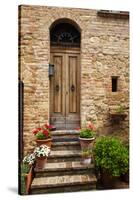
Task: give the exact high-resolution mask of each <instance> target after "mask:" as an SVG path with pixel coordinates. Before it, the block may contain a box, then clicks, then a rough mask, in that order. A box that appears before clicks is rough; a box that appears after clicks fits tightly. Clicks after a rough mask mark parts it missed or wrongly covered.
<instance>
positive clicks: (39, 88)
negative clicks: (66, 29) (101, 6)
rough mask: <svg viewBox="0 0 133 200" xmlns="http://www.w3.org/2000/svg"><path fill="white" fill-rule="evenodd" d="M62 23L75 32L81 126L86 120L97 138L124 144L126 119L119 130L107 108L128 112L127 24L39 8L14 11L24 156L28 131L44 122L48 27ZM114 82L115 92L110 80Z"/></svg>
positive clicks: (72, 11) (82, 11)
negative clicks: (71, 25)
mask: <svg viewBox="0 0 133 200" xmlns="http://www.w3.org/2000/svg"><path fill="white" fill-rule="evenodd" d="M60 18H68V19H70V20H73V21H74V22H76V23H77V24H78V26H79V27H80V29H81V100H80V111H81V125H83V124H84V122H85V121H89V120H92V121H93V122H94V123H95V126H96V128H97V134H116V135H119V136H121V137H122V138H123V137H124V138H126V139H127V138H128V116H127V118H126V120H124V121H123V122H122V123H120V124H119V125H113V124H112V122H111V121H110V119H109V108H110V106H113V105H120V104H121V105H122V106H124V107H125V109H126V113H127V114H128V109H129V100H128V95H129V94H128V93H129V42H128V41H129V24H128V23H129V21H128V19H121V18H112V17H111V18H110V17H100V16H98V15H97V10H89V9H75V8H57V7H44V6H26V5H23V6H20V7H19V49H20V51H19V54H20V55H19V62H20V79H21V80H22V81H23V82H24V151H25V152H27V151H30V149H32V147H33V144H34V142H33V136H32V130H33V129H34V128H36V127H38V126H40V125H42V124H43V123H44V122H46V121H48V120H49V78H48V64H49V60H50V59H49V58H50V41H49V37H50V36H49V27H50V26H51V24H52V23H53V22H54V21H56V20H58V19H60ZM112 76H118V92H112V89H111V77H112Z"/></svg>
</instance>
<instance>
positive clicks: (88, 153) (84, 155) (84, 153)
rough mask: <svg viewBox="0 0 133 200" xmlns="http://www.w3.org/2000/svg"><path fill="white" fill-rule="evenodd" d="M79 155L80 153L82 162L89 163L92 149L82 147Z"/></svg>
mask: <svg viewBox="0 0 133 200" xmlns="http://www.w3.org/2000/svg"><path fill="white" fill-rule="evenodd" d="M81 155H82V164H86V165H88V164H90V163H91V160H92V149H88V148H87V149H83V150H82V151H81Z"/></svg>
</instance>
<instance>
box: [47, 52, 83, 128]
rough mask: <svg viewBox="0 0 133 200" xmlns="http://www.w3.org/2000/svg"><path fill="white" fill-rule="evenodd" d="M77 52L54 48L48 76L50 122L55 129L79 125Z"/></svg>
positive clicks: (78, 66)
mask: <svg viewBox="0 0 133 200" xmlns="http://www.w3.org/2000/svg"><path fill="white" fill-rule="evenodd" d="M79 55H80V54H79V52H77V51H72V50H71V51H68V50H64V51H63V50H62V51H58V50H57V49H54V50H53V51H51V64H54V76H52V77H51V78H50V123H51V124H53V125H55V126H56V127H57V129H75V128H77V127H79V125H80V65H79V63H80V62H79Z"/></svg>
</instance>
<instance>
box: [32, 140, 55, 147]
mask: <svg viewBox="0 0 133 200" xmlns="http://www.w3.org/2000/svg"><path fill="white" fill-rule="evenodd" d="M35 141H36V144H37V146H40V145H47V146H48V147H49V148H51V145H52V138H48V139H45V140H38V139H35Z"/></svg>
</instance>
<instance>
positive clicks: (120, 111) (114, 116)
mask: <svg viewBox="0 0 133 200" xmlns="http://www.w3.org/2000/svg"><path fill="white" fill-rule="evenodd" d="M126 116H127V114H126V113H125V110H124V107H123V106H122V105H119V106H115V107H112V108H111V109H110V117H111V120H112V121H113V122H117V123H118V122H120V121H121V120H124V119H125V118H126Z"/></svg>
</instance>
